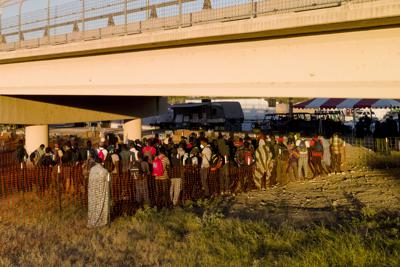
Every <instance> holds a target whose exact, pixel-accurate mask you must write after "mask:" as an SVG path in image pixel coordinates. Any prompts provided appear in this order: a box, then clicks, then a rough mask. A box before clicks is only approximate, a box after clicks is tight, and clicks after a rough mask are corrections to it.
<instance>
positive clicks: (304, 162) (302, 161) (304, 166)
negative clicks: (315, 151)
mask: <svg viewBox="0 0 400 267" xmlns="http://www.w3.org/2000/svg"><path fill="white" fill-rule="evenodd" d="M297 168H298V174H297V177H298V178H299V179H301V177H303V171H304V178H307V174H308V172H309V170H308V169H309V168H308V157H307V156H300V158H299V161H298V167H297Z"/></svg>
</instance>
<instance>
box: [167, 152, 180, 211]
mask: <svg viewBox="0 0 400 267" xmlns="http://www.w3.org/2000/svg"><path fill="white" fill-rule="evenodd" d="M170 155H171V187H170V190H169V194H170V200H171V202H172V204H173V205H174V206H176V205H177V204H178V201H179V197H180V194H181V191H182V177H183V168H182V164H181V163H182V160H181V157H180V155H179V154H178V151H177V149H176V148H173V149H172V150H171V154H170Z"/></svg>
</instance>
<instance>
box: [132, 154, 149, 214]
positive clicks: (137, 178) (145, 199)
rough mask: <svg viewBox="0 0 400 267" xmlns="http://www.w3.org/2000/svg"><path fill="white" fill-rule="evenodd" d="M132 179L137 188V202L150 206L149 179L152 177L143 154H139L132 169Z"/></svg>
mask: <svg viewBox="0 0 400 267" xmlns="http://www.w3.org/2000/svg"><path fill="white" fill-rule="evenodd" d="M130 172H131V177H132V178H133V183H134V187H135V201H136V203H138V204H139V205H141V206H143V205H144V204H150V197H149V187H148V184H147V183H148V177H149V176H150V167H149V163H148V162H147V159H144V158H143V154H142V153H141V152H139V153H138V154H137V160H136V161H135V162H134V163H133V165H132V166H131V169H130Z"/></svg>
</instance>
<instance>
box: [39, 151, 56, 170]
mask: <svg viewBox="0 0 400 267" xmlns="http://www.w3.org/2000/svg"><path fill="white" fill-rule="evenodd" d="M53 158H54V156H53V151H51V148H50V147H47V148H46V150H45V154H44V155H43V157H42V158H41V159H40V162H39V164H40V165H41V166H44V167H51V166H54V165H55V164H56V162H55V161H54V160H53Z"/></svg>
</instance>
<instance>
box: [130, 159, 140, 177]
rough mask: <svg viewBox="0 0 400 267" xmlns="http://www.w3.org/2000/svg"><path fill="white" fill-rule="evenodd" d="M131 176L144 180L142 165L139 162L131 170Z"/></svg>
mask: <svg viewBox="0 0 400 267" xmlns="http://www.w3.org/2000/svg"><path fill="white" fill-rule="evenodd" d="M130 171H131V175H132V176H133V179H136V180H137V179H142V178H143V169H142V165H141V163H140V162H139V161H135V163H134V164H133V165H132V167H131V168H130Z"/></svg>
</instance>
